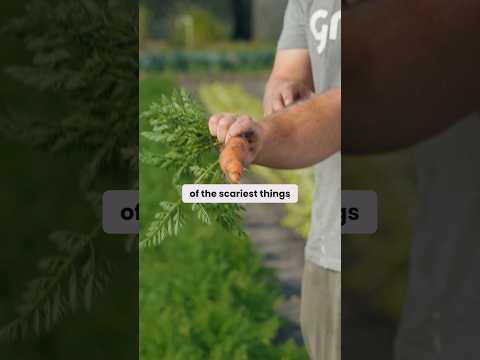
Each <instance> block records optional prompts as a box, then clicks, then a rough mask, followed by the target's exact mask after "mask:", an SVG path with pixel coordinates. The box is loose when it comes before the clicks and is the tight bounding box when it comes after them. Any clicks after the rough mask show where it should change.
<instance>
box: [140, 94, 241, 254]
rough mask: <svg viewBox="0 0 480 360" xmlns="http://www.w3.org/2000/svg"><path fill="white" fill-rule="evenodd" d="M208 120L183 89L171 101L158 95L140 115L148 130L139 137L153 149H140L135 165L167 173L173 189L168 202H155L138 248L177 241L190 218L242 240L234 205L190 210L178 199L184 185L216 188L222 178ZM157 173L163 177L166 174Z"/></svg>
mask: <svg viewBox="0 0 480 360" xmlns="http://www.w3.org/2000/svg"><path fill="white" fill-rule="evenodd" d="M207 119H208V116H207V114H206V112H205V110H204V109H203V108H202V107H201V106H200V105H199V104H198V103H196V102H195V101H194V100H193V98H192V97H191V96H190V95H189V94H188V93H187V92H186V91H183V90H182V91H179V92H176V93H174V94H173V95H172V96H171V97H170V98H167V97H166V96H163V97H162V98H161V100H160V102H159V103H154V104H152V105H151V106H150V108H149V109H148V110H147V111H145V112H144V113H142V114H141V116H140V121H141V122H145V123H148V124H149V125H150V128H151V129H150V131H146V132H143V133H142V136H143V137H144V138H146V139H147V140H148V141H150V142H152V143H155V145H156V146H155V147H153V146H152V148H154V149H155V151H147V150H142V152H141V155H140V161H142V162H143V163H145V164H148V165H152V166H157V167H160V168H161V169H164V170H169V172H168V174H171V177H172V179H171V186H172V188H175V189H177V191H176V193H175V198H174V199H173V200H170V201H162V202H161V203H160V205H159V208H158V211H157V213H156V214H155V219H154V220H153V221H152V222H151V223H150V224H149V226H148V228H147V229H146V235H145V236H144V237H143V238H142V239H141V242H140V244H141V245H142V246H150V245H158V244H159V243H160V242H162V241H163V240H164V239H165V238H167V237H169V236H177V235H178V234H179V232H180V230H181V229H182V226H183V225H184V224H185V221H187V217H188V215H191V214H193V215H195V216H196V217H197V218H198V219H199V220H200V221H201V222H202V223H205V224H210V223H212V222H215V223H218V224H220V225H221V226H222V227H223V228H224V229H226V230H227V231H229V232H230V233H232V234H233V235H235V236H244V235H245V233H244V230H243V226H242V222H241V213H242V208H241V207H240V206H239V205H236V204H193V205H192V204H183V203H182V200H181V186H182V185H183V184H215V183H221V182H222V179H223V175H222V171H221V169H220V166H219V165H218V161H217V154H216V147H217V145H218V144H217V143H216V141H215V139H214V138H213V137H212V136H211V135H210V132H209V130H208V122H207ZM142 147H143V148H144V146H142ZM162 174H163V176H165V175H164V174H165V171H163V172H162ZM159 176H162V175H161V174H160V172H159Z"/></svg>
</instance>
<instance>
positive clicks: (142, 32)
mask: <svg viewBox="0 0 480 360" xmlns="http://www.w3.org/2000/svg"><path fill="white" fill-rule="evenodd" d="M149 20H150V12H149V10H148V9H147V8H146V7H145V6H140V7H139V9H138V45H139V47H140V49H141V48H143V47H144V46H145V41H146V40H147V39H148V38H149V34H150V32H149V28H148V26H149Z"/></svg>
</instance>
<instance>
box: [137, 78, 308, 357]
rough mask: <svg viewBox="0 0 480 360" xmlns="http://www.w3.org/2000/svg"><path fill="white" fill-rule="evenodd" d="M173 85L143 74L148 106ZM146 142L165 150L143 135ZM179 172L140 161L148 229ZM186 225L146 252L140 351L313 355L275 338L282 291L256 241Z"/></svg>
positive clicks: (144, 220)
mask: <svg viewBox="0 0 480 360" xmlns="http://www.w3.org/2000/svg"><path fill="white" fill-rule="evenodd" d="M173 87H174V83H173V82H172V81H171V80H169V79H166V78H164V77H162V76H158V75H150V74H146V75H144V77H143V78H142V80H141V83H140V107H141V110H145V109H146V108H147V107H148V105H149V104H151V103H152V102H153V101H157V100H158V99H159V97H160V95H161V94H165V93H167V94H168V93H169V92H171V90H172V88H173ZM145 127H146V124H140V128H141V129H145ZM140 146H141V148H142V150H144V149H148V150H149V151H160V150H161V145H158V144H157V143H152V142H149V141H145V140H143V139H141V141H140ZM172 176H173V174H172V173H170V172H169V171H166V170H160V169H158V168H152V167H150V166H146V165H145V164H143V163H141V164H140V201H141V203H142V206H141V228H142V229H144V226H145V225H146V224H149V223H150V221H151V220H152V216H153V214H154V213H155V212H156V210H157V206H158V203H159V202H160V201H162V200H165V199H168V198H169V197H172V196H173V195H174V192H175V191H176V190H175V189H173V188H172V187H171V177H172ZM187 224H188V225H187V226H186V227H185V228H184V229H183V230H182V234H181V235H180V236H179V237H176V238H169V239H166V240H164V242H163V243H162V244H161V246H159V247H157V248H146V249H143V250H142V251H141V253H140V358H141V359H142V360H150V359H155V360H156V359H165V360H173V359H175V360H197V359H198V360H203V359H218V360H224V359H238V360H241V359H242V360H243V359H262V360H270V359H271V360H277V359H284V360H290V359H292V360H296V359H305V360H306V359H307V355H306V353H305V352H304V351H303V350H302V349H299V348H298V347H296V346H295V345H294V344H293V343H292V342H288V343H285V344H275V337H276V335H277V333H278V331H279V328H280V326H281V325H282V320H281V319H280V318H279V317H278V316H277V315H276V314H275V311H274V309H275V305H276V304H277V303H278V301H279V300H280V297H279V295H280V291H279V288H278V285H277V282H276V280H275V279H274V277H273V275H272V274H271V273H270V272H269V271H268V270H266V269H265V268H263V266H262V264H261V259H260V257H259V256H258V255H257V254H256V253H255V252H254V251H253V248H252V245H251V244H250V242H249V241H248V240H247V239H240V238H237V237H234V236H232V235H231V234H230V233H227V232H225V231H224V230H222V229H221V228H220V227H218V226H214V225H211V226H207V225H205V224H202V223H201V222H200V221H199V220H196V219H189V220H188V222H187Z"/></svg>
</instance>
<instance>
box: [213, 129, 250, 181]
mask: <svg viewBox="0 0 480 360" xmlns="http://www.w3.org/2000/svg"><path fill="white" fill-rule="evenodd" d="M247 156H248V141H247V140H246V139H245V138H243V137H240V136H236V137H233V138H231V139H230V140H229V141H228V143H227V144H226V145H225V146H224V147H223V149H222V151H221V153H220V159H219V161H220V167H221V168H222V171H223V173H224V174H225V175H226V176H227V179H228V181H230V182H231V183H232V184H238V183H239V182H240V178H241V177H242V174H243V170H244V166H245V161H246V159H247Z"/></svg>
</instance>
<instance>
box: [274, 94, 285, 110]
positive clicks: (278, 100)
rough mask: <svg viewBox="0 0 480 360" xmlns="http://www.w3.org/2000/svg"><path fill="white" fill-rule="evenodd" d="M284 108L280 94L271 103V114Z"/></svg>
mask: <svg viewBox="0 0 480 360" xmlns="http://www.w3.org/2000/svg"><path fill="white" fill-rule="evenodd" d="M284 108H285V104H284V103H283V98H282V94H277V96H275V98H274V99H273V101H272V112H278V111H281V110H283V109H284Z"/></svg>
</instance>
